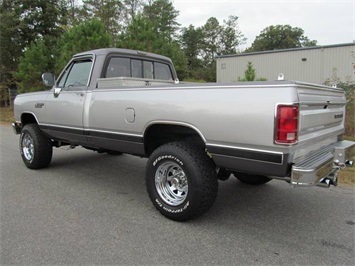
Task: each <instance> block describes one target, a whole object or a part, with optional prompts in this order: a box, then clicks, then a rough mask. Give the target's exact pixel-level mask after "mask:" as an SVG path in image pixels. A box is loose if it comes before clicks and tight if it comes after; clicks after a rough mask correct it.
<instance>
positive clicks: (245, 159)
mask: <svg viewBox="0 0 355 266" xmlns="http://www.w3.org/2000/svg"><path fill="white" fill-rule="evenodd" d="M211 154H212V155H214V153H211ZM216 156H219V157H226V158H233V159H239V160H244V161H251V162H260V163H265V164H274V165H283V161H284V157H283V156H282V157H281V163H274V162H268V161H261V160H255V159H249V158H243V157H235V156H229V155H223V154H216ZM212 157H213V156H212Z"/></svg>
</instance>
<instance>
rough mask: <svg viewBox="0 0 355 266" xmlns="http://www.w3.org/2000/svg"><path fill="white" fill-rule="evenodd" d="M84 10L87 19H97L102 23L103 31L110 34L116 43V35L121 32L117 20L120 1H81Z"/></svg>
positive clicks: (118, 18) (119, 15)
mask: <svg viewBox="0 0 355 266" xmlns="http://www.w3.org/2000/svg"><path fill="white" fill-rule="evenodd" d="M83 3H84V10H85V11H86V12H87V14H88V18H89V19H93V18H95V19H99V20H100V21H102V22H103V25H104V28H105V31H106V32H108V33H110V34H111V36H112V39H113V41H114V44H116V43H117V38H118V33H119V31H120V30H121V25H120V24H119V20H120V17H121V11H122V8H123V5H122V3H121V1H120V0H100V1H97V0H83Z"/></svg>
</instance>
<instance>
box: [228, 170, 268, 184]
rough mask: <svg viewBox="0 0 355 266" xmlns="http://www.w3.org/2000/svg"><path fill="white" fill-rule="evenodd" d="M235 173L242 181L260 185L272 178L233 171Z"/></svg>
mask: <svg viewBox="0 0 355 266" xmlns="http://www.w3.org/2000/svg"><path fill="white" fill-rule="evenodd" d="M233 175H234V176H235V177H236V178H237V179H238V180H239V181H240V182H242V183H245V184H248V185H253V186H258V185H263V184H265V183H267V182H269V181H271V180H272V179H271V178H269V177H267V176H264V175H250V174H244V173H233Z"/></svg>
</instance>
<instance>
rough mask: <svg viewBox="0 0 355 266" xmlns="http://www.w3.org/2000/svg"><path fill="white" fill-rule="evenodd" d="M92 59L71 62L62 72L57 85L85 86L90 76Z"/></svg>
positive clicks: (64, 86) (66, 86)
mask: <svg viewBox="0 0 355 266" xmlns="http://www.w3.org/2000/svg"><path fill="white" fill-rule="evenodd" d="M91 65H92V61H91V60H82V61H76V62H73V63H72V64H71V65H70V66H69V67H68V68H67V69H66V70H65V72H64V74H63V76H62V77H61V79H60V81H59V83H58V84H59V87H61V88H68V87H83V86H87V84H88V81H89V76H90V70H91Z"/></svg>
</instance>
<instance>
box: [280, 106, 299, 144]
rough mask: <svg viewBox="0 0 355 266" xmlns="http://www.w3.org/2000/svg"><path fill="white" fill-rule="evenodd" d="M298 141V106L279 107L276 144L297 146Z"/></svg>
mask: <svg viewBox="0 0 355 266" xmlns="http://www.w3.org/2000/svg"><path fill="white" fill-rule="evenodd" d="M297 141H298V105H279V106H277V112H276V132H275V142H276V143H278V144H295V143H297Z"/></svg>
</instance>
